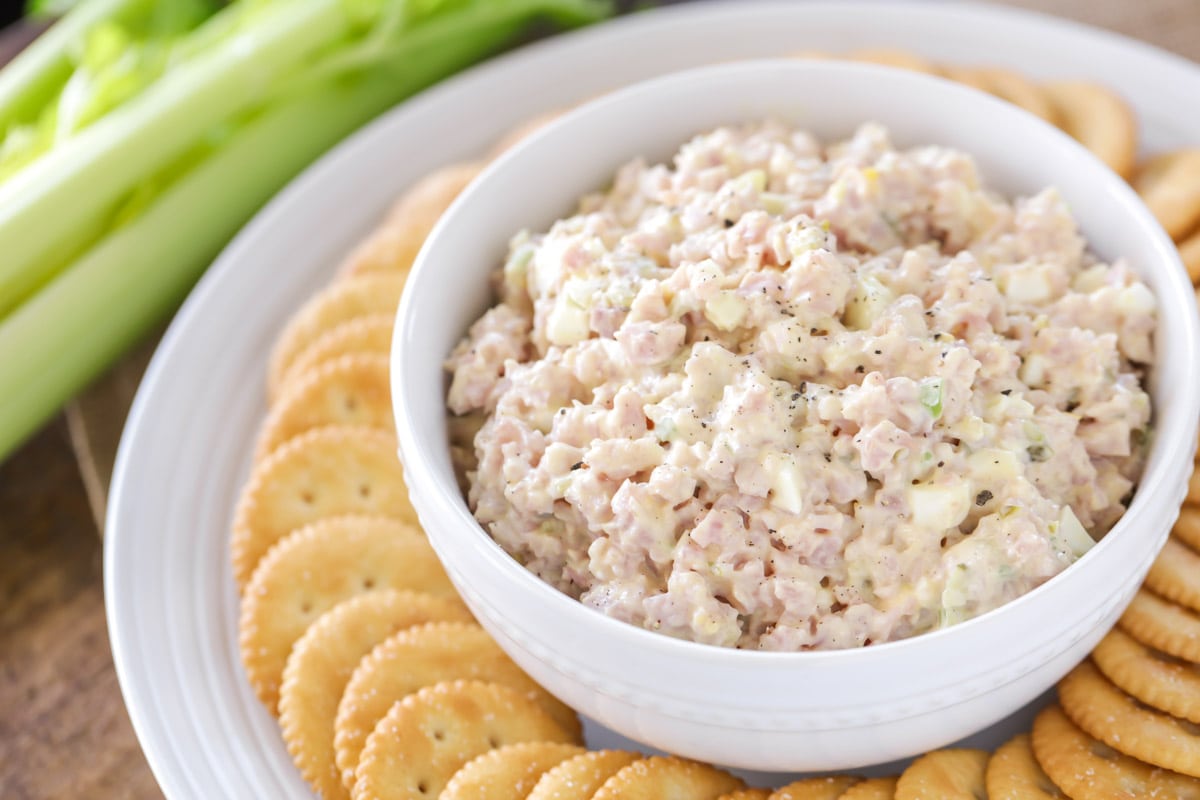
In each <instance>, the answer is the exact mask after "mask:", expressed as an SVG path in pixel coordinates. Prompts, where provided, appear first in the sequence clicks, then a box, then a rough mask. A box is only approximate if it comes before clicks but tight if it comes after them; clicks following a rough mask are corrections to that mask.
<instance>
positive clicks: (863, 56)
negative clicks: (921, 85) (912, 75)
mask: <svg viewBox="0 0 1200 800" xmlns="http://www.w3.org/2000/svg"><path fill="white" fill-rule="evenodd" d="M845 57H846V58H849V59H850V60H851V61H861V62H863V63H866V64H879V65H880V66H884V67H896V68H897V69H907V70H910V71H912V72H924V73H926V74H928V75H938V74H940V73H939V71H938V68H937V67H936V66H934V64H933V63H932V62H930V61H927V60H926V59H924V58H922V57H921V56H919V55H917V54H916V53H913V52H911V51H908V50H900V49H897V48H893V47H864V48H862V49H859V50H853V51H851V52H849V53H847V54H846V56H845Z"/></svg>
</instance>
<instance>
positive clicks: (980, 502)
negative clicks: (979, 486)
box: [975, 489, 992, 506]
mask: <svg viewBox="0 0 1200 800" xmlns="http://www.w3.org/2000/svg"><path fill="white" fill-rule="evenodd" d="M991 499H992V493H991V492H989V491H988V490H987V489H984V490H983V491H982V492H980V493H979V494H977V495H975V505H977V506H986V505H987V504H988V502H989V501H990V500H991Z"/></svg>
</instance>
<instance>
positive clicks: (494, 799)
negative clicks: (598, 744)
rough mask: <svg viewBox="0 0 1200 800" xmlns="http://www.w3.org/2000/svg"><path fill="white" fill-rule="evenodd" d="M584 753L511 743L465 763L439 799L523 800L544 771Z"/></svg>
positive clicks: (562, 746) (555, 744) (561, 746)
mask: <svg viewBox="0 0 1200 800" xmlns="http://www.w3.org/2000/svg"><path fill="white" fill-rule="evenodd" d="M583 752H585V751H584V749H583V748H582V747H576V746H575V745H573V744H562V743H559V742H522V743H521V744H510V745H507V746H506V747H501V748H500V749H499V750H493V751H491V752H490V753H484V754H483V755H481V756H479V757H477V758H476V759H475V760H474V761H469V762H467V764H466V765H465V766H463V768H462V769H460V770H459V771H458V772H456V773H454V777H453V778H451V779H450V783H448V784H446V788H445V789H443V790H442V793H441V794H440V795H438V800H525V798H526V797H527V796H528V795H529V792H530V791H532V790H533V787H534V786H535V785H536V784H537V782H538V779H539V778H541V777H542V775H543V774H545V772H546V771H547V770H549V769H551V768H553V767H556V766H558V765H559V764H561V763H562V762H563V761H565V760H567V759H568V758H571V757H572V756H577V755H580V754H581V753H583Z"/></svg>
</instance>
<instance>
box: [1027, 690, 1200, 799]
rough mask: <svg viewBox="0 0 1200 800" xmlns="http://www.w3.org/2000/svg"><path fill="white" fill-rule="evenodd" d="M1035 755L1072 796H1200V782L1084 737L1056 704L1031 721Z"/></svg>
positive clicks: (1121, 797) (1095, 797) (1082, 797)
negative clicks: (1155, 766)
mask: <svg viewBox="0 0 1200 800" xmlns="http://www.w3.org/2000/svg"><path fill="white" fill-rule="evenodd" d="M1031 740H1032V743H1033V754H1034V756H1035V757H1036V758H1037V761H1038V764H1040V765H1041V767H1042V769H1043V770H1045V771H1046V775H1047V776H1048V777H1049V778H1050V780H1051V781H1053V782H1054V784H1055V785H1056V786H1059V787H1061V788H1062V790H1063V791H1064V792H1065V793H1066V794H1067V796H1068V797H1070V798H1072V800H1143V799H1144V798H1148V797H1164V798H1165V797H1170V798H1173V800H1200V781H1197V780H1196V779H1195V778H1189V777H1187V776H1185V775H1178V774H1176V773H1174V772H1171V771H1170V770H1163V769H1156V768H1154V767H1151V766H1150V765H1148V764H1143V763H1142V762H1141V761H1138V760H1137V759H1135V758H1130V757H1129V756H1125V755H1121V754H1120V753H1118V752H1117V751H1116V750H1113V749H1112V748H1111V747H1109V746H1108V745H1106V744H1104V743H1103V742H1098V741H1096V740H1095V739H1093V738H1091V737H1090V736H1088V735H1087V734H1086V733H1084V732H1083V731H1082V730H1080V729H1079V728H1078V726H1076V725H1075V723H1073V722H1071V720H1070V718H1068V717H1067V715H1066V714H1064V713H1063V710H1062V709H1061V708H1059V707H1058V706H1057V705H1051V706H1047V707H1046V708H1044V709H1042V711H1041V713H1039V714H1038V715H1037V718H1036V719H1034V721H1033V735H1032V737H1031Z"/></svg>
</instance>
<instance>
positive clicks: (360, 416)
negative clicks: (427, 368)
mask: <svg viewBox="0 0 1200 800" xmlns="http://www.w3.org/2000/svg"><path fill="white" fill-rule="evenodd" d="M388 372H389V366H388V356H385V355H348V356H342V357H341V358H338V359H336V360H334V361H330V362H327V363H325V364H322V365H320V366H318V367H315V368H314V369H313V371H312V372H310V373H307V374H304V375H299V376H297V377H296V379H295V381H294V382H293V383H291V384H289V385H288V388H287V390H286V391H285V392H284V393H283V395H282V396H281V397H280V398H279V400H278V402H277V403H276V404H275V406H274V407H273V408H272V409H271V413H270V414H268V415H267V419H266V421H265V422H263V426H262V430H261V431H259V435H258V444H257V446H256V447H255V454H254V458H255V460H256V461H261V460H262V459H264V458H266V457H267V456H268V455H270V454H271V453H273V452H274V451H275V450H276V449H277V448H278V447H279V445H281V444H283V443H284V442H286V441H289V440H290V439H293V438H295V437H296V436H299V435H300V434H302V433H304V432H305V431H310V430H312V429H313V428H321V427H324V426H327V425H343V426H346V427H365V428H376V429H378V430H383V431H387V432H389V433H393V432H394V431H395V429H396V423H395V418H394V417H393V416H392V391H391V387H390V385H389V383H388Z"/></svg>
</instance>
